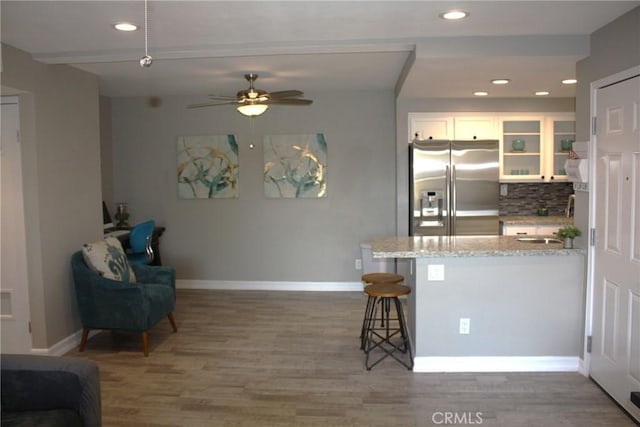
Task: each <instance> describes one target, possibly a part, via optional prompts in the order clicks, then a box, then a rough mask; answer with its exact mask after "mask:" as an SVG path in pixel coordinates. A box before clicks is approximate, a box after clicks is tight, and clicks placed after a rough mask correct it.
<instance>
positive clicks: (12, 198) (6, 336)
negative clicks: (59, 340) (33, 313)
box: [0, 97, 31, 353]
mask: <svg viewBox="0 0 640 427" xmlns="http://www.w3.org/2000/svg"><path fill="white" fill-rule="evenodd" d="M1 104H2V114H1V116H0V117H1V119H0V120H2V123H1V126H0V127H1V128H2V139H1V140H0V200H1V203H0V302H1V304H0V326H1V327H2V331H1V332H2V347H1V348H0V350H1V351H2V353H29V352H30V351H31V334H30V333H29V295H28V285H27V283H28V282H27V251H26V243H25V223H24V198H23V192H22V163H21V162H22V160H21V159H22V155H21V148H20V141H19V137H18V131H19V129H20V126H19V124H20V121H19V111H18V98H17V97H2V98H1Z"/></svg>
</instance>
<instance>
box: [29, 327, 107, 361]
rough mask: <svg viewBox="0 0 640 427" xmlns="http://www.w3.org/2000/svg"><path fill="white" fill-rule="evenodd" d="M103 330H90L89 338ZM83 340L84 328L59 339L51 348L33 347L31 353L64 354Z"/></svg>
mask: <svg viewBox="0 0 640 427" xmlns="http://www.w3.org/2000/svg"><path fill="white" fill-rule="evenodd" d="M100 332H102V331H101V330H97V329H96V330H93V331H90V332H89V338H91V337H93V336H94V335H96V334H99V333H100ZM81 340H82V329H80V330H79V331H77V332H75V333H73V334H71V335H69V336H68V337H66V338H64V339H62V340H61V341H58V342H57V343H55V344H54V345H52V346H51V347H49V348H32V349H31V354H40V355H45V356H64V355H65V354H67V353H68V352H70V351H71V350H73V349H75V348H76V347H78V346H79V345H80V341H81Z"/></svg>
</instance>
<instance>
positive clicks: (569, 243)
mask: <svg viewBox="0 0 640 427" xmlns="http://www.w3.org/2000/svg"><path fill="white" fill-rule="evenodd" d="M563 248H565V249H573V239H572V238H571V237H565V238H564V246H563Z"/></svg>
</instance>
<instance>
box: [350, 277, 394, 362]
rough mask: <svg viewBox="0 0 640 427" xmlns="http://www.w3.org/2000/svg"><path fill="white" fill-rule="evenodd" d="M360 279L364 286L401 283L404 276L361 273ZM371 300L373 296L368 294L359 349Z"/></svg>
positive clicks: (362, 342)
mask: <svg viewBox="0 0 640 427" xmlns="http://www.w3.org/2000/svg"><path fill="white" fill-rule="evenodd" d="M362 281H363V282H364V283H365V286H370V285H373V284H376V283H401V282H404V276H402V275H400V274H395V273H366V274H363V275H362ZM372 302H373V297H372V296H371V295H369V297H368V298H367V306H366V308H365V310H364V317H363V319H362V329H361V330H360V349H361V350H364V338H365V333H364V332H365V329H366V328H367V321H368V320H369V319H368V318H367V313H368V312H369V307H370V306H371V303H372Z"/></svg>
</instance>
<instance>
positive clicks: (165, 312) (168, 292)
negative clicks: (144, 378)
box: [71, 251, 178, 357]
mask: <svg viewBox="0 0 640 427" xmlns="http://www.w3.org/2000/svg"><path fill="white" fill-rule="evenodd" d="M131 267H132V268H133V271H134V273H135V276H136V283H129V282H120V281H117V280H111V279H106V278H104V277H102V276H100V275H99V274H98V273H97V272H95V271H93V270H92V269H91V268H89V266H87V264H86V262H85V260H84V257H83V256H82V252H81V251H78V252H76V253H74V254H73V256H72V257H71V268H72V271H73V278H74V282H75V289H76V297H77V300H78V308H79V311H80V319H81V321H82V326H83V331H82V340H81V342H80V351H84V348H85V346H86V344H87V339H88V337H89V331H90V330H91V329H112V330H123V331H129V332H138V333H141V334H142V349H143V352H144V355H145V357H147V356H149V330H150V329H151V328H152V327H153V326H155V325H156V324H157V323H158V322H159V321H160V320H162V318H164V317H165V316H166V317H168V319H169V321H170V322H171V326H172V327H173V331H174V332H178V328H177V326H176V321H175V318H174V316H173V310H174V308H175V302H176V293H175V282H176V273H175V269H174V268H173V267H166V266H163V267H158V266H149V265H144V264H140V265H136V264H133V265H132V266H131Z"/></svg>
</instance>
